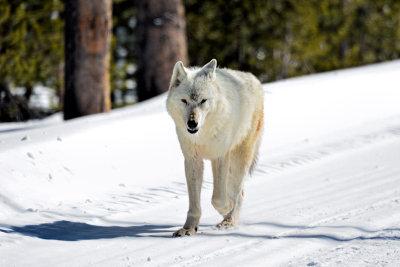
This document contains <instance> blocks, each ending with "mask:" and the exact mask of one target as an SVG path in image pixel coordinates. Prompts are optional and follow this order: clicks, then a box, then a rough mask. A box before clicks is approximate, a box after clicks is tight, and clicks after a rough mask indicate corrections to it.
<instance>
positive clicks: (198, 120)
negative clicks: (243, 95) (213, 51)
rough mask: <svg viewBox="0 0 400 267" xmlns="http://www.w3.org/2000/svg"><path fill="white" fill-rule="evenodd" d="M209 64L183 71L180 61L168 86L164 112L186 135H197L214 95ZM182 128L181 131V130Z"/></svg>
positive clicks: (212, 67) (212, 70) (212, 69)
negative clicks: (166, 112) (166, 110)
mask: <svg viewBox="0 0 400 267" xmlns="http://www.w3.org/2000/svg"><path fill="white" fill-rule="evenodd" d="M216 67H217V61H216V60H215V59H213V60H211V61H210V62H209V63H207V64H206V65H204V66H203V67H202V68H185V67H184V66H183V63H182V62H181V61H178V62H177V63H176V64H175V67H174V70H173V72H172V78H171V82H170V86H169V94H168V99H167V109H168V112H169V114H170V115H171V117H172V118H173V119H174V121H175V124H176V127H177V128H179V129H186V130H187V132H189V133H190V134H196V133H197V132H198V131H201V126H202V125H203V124H204V122H205V120H206V118H207V114H208V113H209V112H210V110H211V109H212V106H213V102H214V97H213V96H215V95H216V90H217V88H216V85H215V83H214V81H215V69H216ZM183 127H184V128H183Z"/></svg>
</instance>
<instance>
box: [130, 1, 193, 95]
mask: <svg viewBox="0 0 400 267" xmlns="http://www.w3.org/2000/svg"><path fill="white" fill-rule="evenodd" d="M137 27H138V31H137V34H138V35H137V38H138V41H137V52H136V53H137V64H138V66H137V67H138V69H137V73H136V79H137V84H138V87H137V88H138V89H137V90H138V91H137V93H138V98H139V101H143V100H146V99H148V98H151V97H153V96H156V95H159V94H161V93H163V92H166V91H168V86H169V81H170V78H171V74H172V70H173V67H174V65H175V63H176V62H177V61H179V60H181V61H183V63H184V64H187V63H188V56H187V42H186V21H185V8H184V5H183V3H182V1H181V0H163V1H160V0H138V25H137Z"/></svg>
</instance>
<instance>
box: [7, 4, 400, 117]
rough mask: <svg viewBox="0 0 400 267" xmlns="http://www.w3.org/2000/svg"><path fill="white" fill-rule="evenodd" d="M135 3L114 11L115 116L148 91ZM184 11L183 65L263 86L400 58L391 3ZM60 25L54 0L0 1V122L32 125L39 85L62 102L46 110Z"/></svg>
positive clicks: (59, 57)
mask: <svg viewBox="0 0 400 267" xmlns="http://www.w3.org/2000/svg"><path fill="white" fill-rule="evenodd" d="M140 2H148V3H153V4H154V3H157V1H133V0H114V1H113V5H112V9H113V10H112V16H113V22H112V25H113V29H112V33H113V36H112V40H111V63H110V85H111V86H110V87H111V102H112V103H111V104H112V106H113V107H118V106H123V105H126V104H130V103H133V102H135V101H137V99H138V96H141V95H143V94H144V93H143V92H140V90H141V89H146V88H145V87H143V86H138V82H139V83H140V81H141V78H143V75H142V74H141V71H140V70H141V66H142V65H141V64H143V63H141V61H143V49H142V50H141V49H140V47H139V46H138V43H140V42H142V43H143V38H144V37H143V36H146V34H145V35H143V32H142V33H141V32H140V31H141V30H140V29H139V27H140V25H143V23H141V22H140V18H143V16H139V14H138V12H139V10H138V6H139V4H140ZM183 3H184V8H185V11H184V15H185V16H186V40H187V50H188V53H187V54H188V64H190V65H203V64H204V63H206V62H208V61H209V60H210V59H211V58H217V59H218V63H219V65H220V66H223V67H229V68H235V69H241V70H246V71H251V72H253V73H254V74H255V75H257V76H258V77H259V78H260V79H261V80H262V81H263V82H269V81H274V80H278V79H283V78H287V77H293V76H298V75H304V74H310V73H316V72H322V71H328V70H334V69H340V68H348V67H353V66H360V65H365V64H370V63H375V62H381V61H386V60H393V59H397V58H399V55H400V15H399V14H400V2H399V1H396V0H322V1H321V0H318V1H317V0H311V1H294V0H274V1H269V0H265V1H263V0H257V1H256V0H254V1H239V0H236V1H223V0H212V1H211V0H202V1H196V0H184V1H183ZM171 14H172V13H171V12H164V13H162V14H159V15H157V16H155V17H154V18H153V17H151V16H150V17H149V16H148V17H147V18H146V19H145V22H150V24H153V25H155V26H160V27H161V26H162V25H163V21H164V20H168V19H171V18H172V19H171V21H173V18H174V16H173V15H171ZM64 16H65V4H64V2H63V1H61V0H51V1H41V0H24V1H22V0H13V1H11V0H0V121H6V120H24V119H28V118H32V117H35V116H37V117H40V116H41V114H40V111H35V112H32V111H30V112H28V111H26V110H28V109H29V107H28V106H27V103H28V102H29V99H30V97H31V96H32V88H33V87H34V86H35V85H37V84H42V85H44V86H47V87H50V88H53V89H54V91H55V92H56V94H57V95H58V96H59V99H60V100H61V101H60V102H59V103H54V105H53V110H59V109H60V108H61V106H62V103H63V101H62V99H63V95H64V88H65V87H64V81H63V75H64V74H63V70H64V64H65V55H64V27H65V22H64V21H65V18H64ZM142 21H143V20H142ZM166 46H168V43H166ZM158 50H159V51H160V53H162V52H165V51H166V50H168V49H167V48H164V49H163V48H160V49H158ZM155 51H157V49H156V50H155ZM148 58H149V57H148ZM150 58H151V57H150ZM161 58H162V57H161ZM183 60H185V59H183ZM147 61H149V59H147ZM151 63H152V64H154V62H151ZM149 64H150V63H149ZM156 65H158V64H156ZM138 66H139V68H138ZM170 68H171V69H172V66H171V67H170ZM138 69H139V71H138ZM167 69H168V68H167ZM169 75H170V73H168V76H169ZM163 83H165V82H163ZM17 89H18V90H17ZM165 89H167V86H164V88H163V90H165ZM146 90H148V89H146ZM149 95H152V94H151V93H150V94H149ZM142 99H144V98H140V100H142ZM32 114H33V115H32Z"/></svg>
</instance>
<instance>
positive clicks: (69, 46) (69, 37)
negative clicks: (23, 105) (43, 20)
mask: <svg viewBox="0 0 400 267" xmlns="http://www.w3.org/2000/svg"><path fill="white" fill-rule="evenodd" d="M111 13H112V0H66V2H65V97H64V118H65V119H72V118H76V117H80V116H84V115H89V114H94V113H101V112H107V111H109V110H110V81H109V74H108V71H109V58H110V41H111V25H112V17H111Z"/></svg>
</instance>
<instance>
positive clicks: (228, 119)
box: [167, 59, 264, 236]
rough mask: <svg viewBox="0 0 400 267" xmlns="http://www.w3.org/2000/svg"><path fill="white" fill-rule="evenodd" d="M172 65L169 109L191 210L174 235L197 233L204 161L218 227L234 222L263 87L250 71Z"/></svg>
mask: <svg viewBox="0 0 400 267" xmlns="http://www.w3.org/2000/svg"><path fill="white" fill-rule="evenodd" d="M216 66H217V61H216V60H215V59H213V60H211V61H210V62H209V63H207V64H206V65H205V66H204V67H202V68H198V67H194V68H185V67H184V66H183V63H182V62H181V61H179V62H177V63H176V64H175V67H174V70H173V73H172V78H171V83H170V86H169V94H168V99H167V110H168V113H169V114H170V115H171V117H172V118H173V120H174V122H175V125H176V133H177V135H178V139H179V142H180V145H181V149H182V152H183V155H184V157H185V173H186V182H187V187H188V191H189V211H188V213H187V218H186V222H185V224H184V226H183V228H181V229H180V230H178V231H176V232H175V233H174V234H173V236H182V235H193V234H195V233H196V232H197V228H198V225H199V219H200V215H201V209H200V190H201V184H202V181H203V159H209V160H211V163H212V172H213V177H214V189H213V195H212V201H211V202H212V205H213V206H214V208H215V209H216V210H217V211H218V212H219V213H220V214H221V215H222V216H224V219H223V220H222V222H220V223H219V224H218V225H217V227H229V226H233V225H235V224H236V223H237V221H238V219H239V214H240V208H241V205H242V200H243V180H244V177H245V176H246V175H247V174H248V173H250V172H251V170H252V168H253V167H254V164H255V161H256V158H257V153H258V148H259V146H260V140H261V135H262V129H263V107H264V100H263V90H262V87H261V84H260V82H259V81H258V80H257V78H255V77H254V76H253V75H252V74H250V73H245V72H240V71H234V70H230V69H218V68H216Z"/></svg>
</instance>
